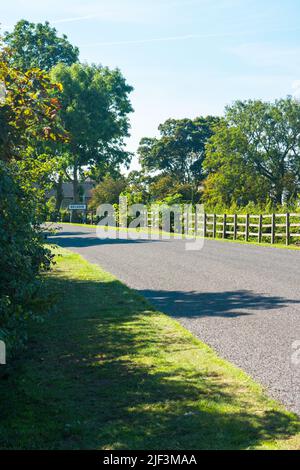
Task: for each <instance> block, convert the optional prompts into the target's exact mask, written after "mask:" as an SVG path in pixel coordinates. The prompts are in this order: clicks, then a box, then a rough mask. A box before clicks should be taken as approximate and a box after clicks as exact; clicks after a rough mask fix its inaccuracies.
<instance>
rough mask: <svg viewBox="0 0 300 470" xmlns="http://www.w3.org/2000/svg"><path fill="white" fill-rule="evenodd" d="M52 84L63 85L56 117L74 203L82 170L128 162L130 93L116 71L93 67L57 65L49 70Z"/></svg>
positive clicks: (127, 86)
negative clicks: (63, 139)
mask: <svg viewBox="0 0 300 470" xmlns="http://www.w3.org/2000/svg"><path fill="white" fill-rule="evenodd" d="M51 76H52V79H53V81H54V82H60V83H62V85H63V93H62V95H61V102H62V108H61V110H60V116H61V118H62V121H63V123H64V126H65V128H66V129H67V131H68V133H69V136H70V140H69V143H68V144H67V145H65V146H64V152H65V153H66V154H67V155H68V163H67V166H68V170H67V171H66V172H65V175H66V177H67V178H68V179H69V180H70V181H72V183H73V196H74V201H75V202H78V201H79V193H78V188H79V178H80V175H82V174H83V172H84V171H86V167H98V166H100V167H101V165H107V164H108V163H110V164H113V165H114V166H115V167H119V166H120V165H121V164H123V163H128V160H129V158H130V154H128V153H127V152H124V150H123V144H124V138H125V137H127V136H128V135H129V120H128V114H129V113H130V112H131V111H132V107H131V104H130V101H129V93H130V92H131V91H132V87H130V86H129V85H128V84H127V83H126V81H125V79H124V77H123V76H122V74H121V72H120V71H119V70H118V69H115V70H110V69H108V68H107V67H102V66H100V65H99V66H97V65H92V66H89V65H83V64H73V65H72V66H71V67H68V66H66V65H64V64H59V65H57V66H56V67H54V68H53V69H52V71H51Z"/></svg>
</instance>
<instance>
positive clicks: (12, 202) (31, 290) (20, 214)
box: [0, 161, 51, 355]
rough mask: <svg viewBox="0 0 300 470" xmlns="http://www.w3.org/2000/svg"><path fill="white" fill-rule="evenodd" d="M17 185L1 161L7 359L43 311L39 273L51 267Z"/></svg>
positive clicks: (1, 315)
mask: <svg viewBox="0 0 300 470" xmlns="http://www.w3.org/2000/svg"><path fill="white" fill-rule="evenodd" d="M16 181H17V179H16V178H15V175H14V173H13V169H12V168H11V167H9V166H8V165H6V164H5V163H4V162H1V161H0V340H3V341H5V343H6V345H7V351H8V355H10V354H13V353H14V352H15V350H16V349H17V348H19V347H20V346H22V345H24V342H25V341H26V339H27V325H28V322H29V321H30V320H31V319H37V318H39V317H40V315H41V313H42V312H43V311H44V309H45V305H44V303H45V302H46V299H43V296H42V295H41V291H42V289H41V282H42V281H41V279H40V278H39V272H40V270H41V269H49V266H50V263H51V254H50V251H49V250H47V249H45V248H44V246H43V237H42V234H41V233H40V230H39V229H38V227H35V225H34V223H33V222H32V221H33V220H34V216H33V209H34V204H33V201H32V200H30V197H29V196H28V195H27V194H26V192H24V191H23V190H22V188H21V187H20V186H19V185H18V183H17V182H16Z"/></svg>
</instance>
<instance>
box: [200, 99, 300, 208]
mask: <svg viewBox="0 0 300 470" xmlns="http://www.w3.org/2000/svg"><path fill="white" fill-rule="evenodd" d="M214 131H215V134H214V135H213V136H212V138H211V139H210V142H209V144H208V146H207V156H206V161H205V164H204V167H205V170H206V171H207V172H208V174H209V176H208V180H207V185H206V195H207V197H208V198H209V196H210V194H212V192H213V193H214V195H215V196H216V194H217V192H219V199H221V200H222V199H223V201H224V203H227V202H228V200H229V195H230V198H231V199H234V200H236V199H240V198H241V200H242V201H245V200H247V199H248V200H254V201H255V200H257V199H265V200H266V198H268V197H269V198H270V199H271V200H273V201H274V203H277V204H281V203H282V202H283V199H288V200H289V199H293V198H295V197H296V196H297V193H298V191H299V189H300V188H299V183H300V173H299V169H300V168H299V162H300V104H299V102H297V101H296V100H294V99H292V98H287V99H280V100H277V101H275V102H274V103H268V102H262V101H259V100H257V101H245V102H241V101H238V102H236V103H235V104H234V105H233V106H230V107H228V108H227V109H226V113H225V121H222V122H221V123H220V124H219V125H218V126H216V127H215V128H214ZM217 188H218V189H217ZM237 193H240V194H241V196H237ZM225 194H227V196H226V195H225Z"/></svg>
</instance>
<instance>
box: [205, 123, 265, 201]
mask: <svg viewBox="0 0 300 470" xmlns="http://www.w3.org/2000/svg"><path fill="white" fill-rule="evenodd" d="M247 145H248V143H247V139H246V138H245V136H244V135H243V133H242V131H241V130H240V129H239V128H237V127H230V126H229V125H228V123H226V121H222V122H221V123H220V124H219V125H218V126H217V127H216V128H215V134H214V136H213V137H212V138H211V139H210V141H209V143H208V144H207V146H206V160H205V162H204V171H206V173H207V174H208V177H207V179H206V181H205V183H204V188H205V189H204V200H205V202H206V203H207V204H208V205H209V206H211V207H216V206H221V207H222V206H223V207H224V206H225V207H230V206H232V205H238V206H246V205H247V204H248V203H249V202H253V203H255V204H260V203H261V204H263V203H265V202H266V200H267V199H268V197H269V193H270V183H269V182H268V180H267V179H266V178H265V177H264V176H262V175H259V173H258V172H257V170H256V168H255V166H254V164H253V162H251V161H249V160H245V159H244V155H245V154H246V153H247Z"/></svg>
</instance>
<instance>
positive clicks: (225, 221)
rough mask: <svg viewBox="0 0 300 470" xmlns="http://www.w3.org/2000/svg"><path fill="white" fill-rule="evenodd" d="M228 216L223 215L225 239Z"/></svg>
mask: <svg viewBox="0 0 300 470" xmlns="http://www.w3.org/2000/svg"><path fill="white" fill-rule="evenodd" d="M226 223H227V214H224V215H223V238H226Z"/></svg>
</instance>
